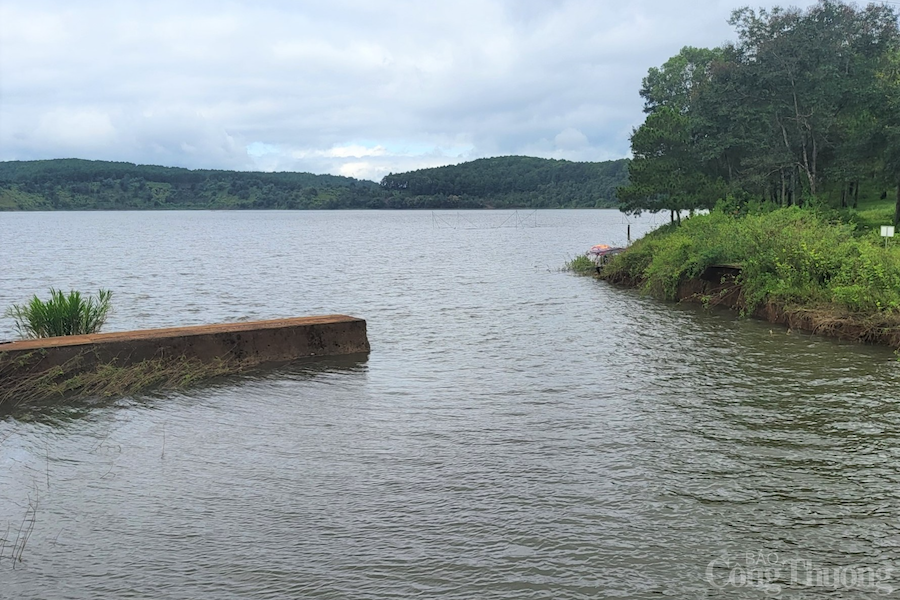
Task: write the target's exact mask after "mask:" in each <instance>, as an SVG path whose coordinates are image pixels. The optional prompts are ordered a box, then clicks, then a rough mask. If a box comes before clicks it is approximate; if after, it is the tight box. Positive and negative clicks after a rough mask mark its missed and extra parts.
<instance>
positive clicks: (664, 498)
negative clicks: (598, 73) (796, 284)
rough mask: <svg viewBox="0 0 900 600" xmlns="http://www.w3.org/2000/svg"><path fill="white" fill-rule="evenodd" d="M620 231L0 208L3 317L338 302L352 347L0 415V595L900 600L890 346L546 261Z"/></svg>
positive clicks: (8, 333) (218, 313)
mask: <svg viewBox="0 0 900 600" xmlns="http://www.w3.org/2000/svg"><path fill="white" fill-rule="evenodd" d="M511 215H512V218H513V220H512V221H509V219H510V216H511ZM516 223H519V224H520V225H522V226H520V227H509V225H510V224H516ZM535 224H536V225H537V227H534V226H533V225H535ZM497 225H503V227H497ZM650 225H652V221H649V220H646V219H645V220H643V221H636V222H634V223H633V225H632V229H633V231H634V233H635V234H637V233H640V232H642V231H645V230H646V229H647V228H648V227H649V226H650ZM451 226H452V227H451ZM624 238H625V221H624V219H623V217H622V216H621V215H620V214H618V213H616V212H611V211H541V212H538V213H536V214H530V213H528V214H526V213H523V212H521V211H520V213H519V214H518V215H514V214H513V213H502V214H501V213H490V212H484V213H479V212H474V213H459V214H457V213H442V214H439V215H434V214H432V213H427V212H395V213H387V212H189V213H185V212H152V213H148V212H127V213H126V212H122V213H14V214H13V213H6V214H3V213H0V305H2V306H7V305H9V304H10V303H12V302H21V301H23V300H26V299H27V298H28V297H29V296H30V295H31V294H33V293H35V292H39V293H44V291H45V290H46V288H48V287H50V286H55V287H62V288H64V289H69V288H77V289H82V290H92V289H96V288H98V287H104V288H111V289H112V290H113V293H114V305H115V313H114V315H113V316H112V318H111V320H110V322H109V324H108V326H107V329H108V330H116V329H132V328H143V327H159V326H172V325H181V324H195V323H197V324H199V323H211V322H221V321H232V320H241V319H260V318H275V317H285V316H297V315H307V314H322V313H346V314H352V315H356V316H360V317H364V318H365V319H366V320H367V321H368V327H369V337H370V341H371V344H372V353H371V354H370V355H369V357H368V359H367V360H348V359H335V360H327V361H323V362H317V363H305V364H298V365H294V366H291V367H288V368H284V369H281V370H278V371H275V372H270V373H265V374H259V375H256V376H253V377H247V378H233V379H223V380H220V381H216V382H214V383H213V384H211V385H208V386H203V387H199V388H194V389H191V390H188V391H185V392H182V393H151V394H146V395H141V396H139V397H134V398H124V399H118V400H111V401H88V402H82V403H78V404H69V405H67V406H43V407H38V408H35V409H31V410H28V411H26V412H20V413H16V414H12V415H0V598H10V599H12V598H17V599H18V598H23V599H24V598H28V599H30V598H35V599H38V598H41V599H45V598H46V599H50V598H79V599H81V598H85V599H86V598H173V599H174V598H179V599H180V598H203V599H206V598H208V599H232V598H234V599H237V598H334V599H338V598H371V599H376V598H378V599H381V598H454V599H457V598H458V599H476V598H498V599H506V598H510V599H513V598H516V599H518V598H548V599H555V598H611V597H622V598H658V597H676V598H682V597H689V598H705V597H711V598H765V597H778V598H868V597H891V596H900V571H897V572H896V573H895V572H894V571H893V569H894V567H895V566H900V520H898V517H900V410H898V407H897V399H898V389H900V388H898V383H900V369H898V366H897V362H896V359H895V357H894V355H893V354H892V353H891V352H890V351H888V350H885V349H881V348H870V347H862V346H857V345H851V344H843V343H839V342H835V341H832V340H828V339H821V338H816V337H810V336H808V335H804V334H798V333H790V334H788V333H786V332H785V331H784V330H783V329H780V328H774V329H773V328H772V327H770V326H769V325H767V324H763V323H759V322H755V321H748V320H741V319H739V318H737V317H736V316H735V315H733V314H731V313H726V312H707V311H704V310H703V309H701V308H698V307H694V306H673V305H666V304H661V303H658V302H655V301H653V300H650V299H646V298H642V297H641V296H639V295H637V294H636V293H634V292H632V291H628V290H620V289H615V288H611V287H609V286H607V285H606V284H604V283H602V282H598V281H595V280H593V279H590V278H578V277H574V276H571V275H568V274H566V273H561V272H559V271H558V268H559V267H560V266H561V265H562V264H563V262H564V261H565V260H566V258H567V257H570V256H572V255H574V254H576V253H579V252H582V251H583V250H584V249H585V248H587V247H589V246H590V245H592V244H595V243H600V242H617V243H622V242H624V241H625V240H624ZM13 333H14V332H13V329H12V323H11V321H10V320H9V319H2V320H0V339H4V338H6V339H9V338H11V337H12V336H13ZM29 531H30V535H29V534H28V533H29ZM26 537H27V544H26V545H25V546H24V548H23V547H22V541H23V539H24V538H26ZM3 540H6V541H3ZM19 558H21V560H18V559H19ZM894 588H897V590H898V591H897V592H894V591H893V590H894Z"/></svg>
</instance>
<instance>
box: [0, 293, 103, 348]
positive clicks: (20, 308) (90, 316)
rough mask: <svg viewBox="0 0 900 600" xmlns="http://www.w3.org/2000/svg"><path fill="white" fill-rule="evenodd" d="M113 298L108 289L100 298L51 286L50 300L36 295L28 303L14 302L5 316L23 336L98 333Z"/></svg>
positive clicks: (27, 337) (32, 337) (26, 337)
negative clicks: (13, 322)
mask: <svg viewBox="0 0 900 600" xmlns="http://www.w3.org/2000/svg"><path fill="white" fill-rule="evenodd" d="M111 298H112V292H111V291H109V290H100V291H99V292H98V294H97V298H94V297H93V296H88V297H86V298H85V297H83V296H82V295H81V292H77V291H75V290H72V291H70V292H69V294H68V295H66V294H64V293H63V292H62V291H61V290H56V289H53V288H50V299H49V300H47V301H44V300H41V299H40V298H38V297H37V296H36V295H35V296H34V297H33V298H32V299H31V301H30V302H28V303H27V304H23V305H18V304H13V305H12V306H11V307H10V308H9V309H7V311H6V316H7V317H11V318H13V319H14V320H15V322H16V330H17V331H18V333H19V335H20V337H22V338H24V339H34V338H47V337H57V336H63V335H82V334H87V333H96V332H98V331H100V328H101V327H103V324H104V323H105V322H106V317H107V315H108V314H109V310H110V299H111Z"/></svg>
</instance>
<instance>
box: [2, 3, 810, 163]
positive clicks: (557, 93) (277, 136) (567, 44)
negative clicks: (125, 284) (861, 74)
mask: <svg viewBox="0 0 900 600" xmlns="http://www.w3.org/2000/svg"><path fill="white" fill-rule="evenodd" d="M745 4H747V3H746V2H741V1H739V0H715V1H710V2H705V3H698V2H686V1H683V0H636V1H630V2H629V1H621V0H619V1H612V0H571V1H566V0H453V1H436V0H433V1H429V0H417V1H412V0H410V1H406V0H329V1H328V2H324V1H315V2H313V1H309V2H307V1H302V0H294V1H288V0H284V1H272V0H253V1H249V0H237V1H233V2H227V1H220V0H216V1H214V2H204V1H194V0H181V1H177V2H169V1H167V0H154V1H153V2H129V1H126V0H115V1H78V2H73V1H72V0H58V1H57V0H53V1H42V0H0V160H29V159H38V158H64V157H76V158H89V159H103V160H124V161H130V162H137V163H145V164H159V165H166V166H183V167H190V168H218V169H240V170H265V171H272V170H279V171H287V170H289V171H310V172H313V173H334V174H341V175H350V176H354V177H360V178H366V179H374V180H378V179H380V178H381V177H382V176H383V175H385V174H387V173H388V172H389V171H394V172H400V171H406V170H410V169H416V168H422V167H429V166H438V165H444V164H450V163H456V162H461V161H464V160H472V159H475V158H481V157H487V156H502V155H510V154H524V155H530V156H541V157H547V158H565V159H569V160H588V161H598V160H608V159H614V158H621V157H623V156H626V155H627V154H628V136H629V134H630V132H631V130H632V128H633V127H634V126H636V125H638V124H640V122H641V121H642V118H643V117H642V112H641V107H642V103H641V99H640V97H639V96H638V89H639V87H640V82H641V78H642V77H644V75H646V73H647V69H648V68H649V67H651V66H658V65H660V64H661V63H663V62H664V61H665V60H666V59H667V58H668V57H670V56H672V55H673V54H676V53H677V52H678V51H679V49H681V47H683V46H685V45H693V46H706V47H711V46H717V45H720V44H722V43H723V42H725V41H728V40H732V39H733V38H734V34H733V31H732V28H731V27H730V26H729V25H728V24H727V19H728V17H729V15H730V13H731V10H732V9H734V8H737V7H739V6H742V5H745ZM792 4H794V5H799V6H807V5H809V4H811V2H808V1H804V2H794V3H792ZM753 6H754V7H756V6H758V4H753ZM764 6H771V3H769V4H764Z"/></svg>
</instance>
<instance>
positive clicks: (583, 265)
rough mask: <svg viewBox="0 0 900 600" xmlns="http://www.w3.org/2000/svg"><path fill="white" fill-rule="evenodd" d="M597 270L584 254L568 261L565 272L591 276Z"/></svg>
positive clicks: (564, 268)
mask: <svg viewBox="0 0 900 600" xmlns="http://www.w3.org/2000/svg"><path fill="white" fill-rule="evenodd" d="M596 270H597V265H595V264H594V261H592V260H591V259H590V258H588V257H587V256H585V255H584V254H579V255H578V256H576V257H575V258H573V259H571V260H568V261H566V264H565V266H564V267H563V271H569V272H572V273H575V274H576V275H591V274H593V273H594V272H595V271H596Z"/></svg>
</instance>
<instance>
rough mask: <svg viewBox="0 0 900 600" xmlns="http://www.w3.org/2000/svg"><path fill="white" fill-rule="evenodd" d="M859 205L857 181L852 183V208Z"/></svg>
mask: <svg viewBox="0 0 900 600" xmlns="http://www.w3.org/2000/svg"><path fill="white" fill-rule="evenodd" d="M857 206H859V182H858V181H857V182H856V183H854V184H853V208H856V207H857Z"/></svg>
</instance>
